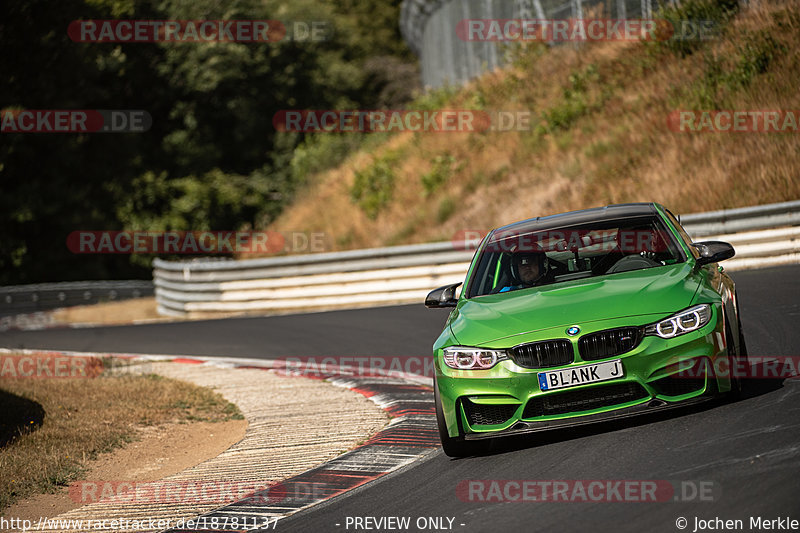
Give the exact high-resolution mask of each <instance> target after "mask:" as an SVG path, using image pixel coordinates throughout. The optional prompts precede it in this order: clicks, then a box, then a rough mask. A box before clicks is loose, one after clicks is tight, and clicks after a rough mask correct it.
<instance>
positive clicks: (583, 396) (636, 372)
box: [436, 309, 730, 440]
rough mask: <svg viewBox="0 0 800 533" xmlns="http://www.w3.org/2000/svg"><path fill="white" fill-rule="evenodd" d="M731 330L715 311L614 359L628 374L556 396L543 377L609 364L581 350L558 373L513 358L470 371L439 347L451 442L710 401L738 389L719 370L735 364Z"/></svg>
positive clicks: (646, 340) (438, 364)
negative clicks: (695, 325) (730, 355)
mask: <svg viewBox="0 0 800 533" xmlns="http://www.w3.org/2000/svg"><path fill="white" fill-rule="evenodd" d="M723 331H724V325H723V323H722V318H721V314H720V313H718V312H717V309H715V310H714V314H713V316H712V318H711V320H710V321H709V324H707V325H706V326H704V327H703V328H701V329H700V330H698V331H695V332H692V333H688V334H685V335H681V336H679V337H675V338H672V339H661V338H659V337H645V338H644V339H643V340H642V341H641V342H640V343H639V345H638V346H637V347H635V348H634V349H633V350H631V351H630V352H627V353H624V354H621V355H619V356H616V357H610V358H608V359H606V360H615V359H619V360H620V361H622V365H623V368H624V376H623V377H621V378H618V379H614V380H609V381H600V382H596V383H589V384H585V385H578V386H574V387H568V388H564V389H556V390H553V391H542V390H541V389H540V387H539V382H538V373H539V372H544V371H550V370H555V369H569V368H571V367H579V366H583V365H587V364H594V363H600V362H602V361H603V360H600V361H581V360H580V359H579V357H578V356H577V350H576V360H575V362H573V363H571V364H570V365H565V366H561V367H556V368H546V369H528V368H522V367H520V366H517V365H516V364H515V363H514V362H513V361H510V360H507V361H501V362H500V363H498V364H497V365H496V366H495V367H493V368H491V369H489V370H476V371H473V370H469V371H464V370H454V369H452V368H450V367H447V366H446V365H444V363H443V359H442V355H441V350H438V351H437V354H436V355H437V357H436V371H437V379H436V382H437V383H436V386H437V387H438V388H439V393H440V398H441V402H442V413H443V415H444V419H445V424H446V426H447V431H448V433H449V435H450V436H451V437H456V436H459V435H460V436H464V437H465V438H466V439H468V440H475V439H485V438H493V437H501V436H510V435H516V434H522V433H531V432H537V431H544V430H549V429H555V428H559V427H566V426H576V425H583V424H591V423H595V422H599V421H605V420H613V419H619V418H625V417H630V416H637V415H640V414H645V413H651V412H656V411H662V410H665V409H670V408H673V407H681V406H685V405H691V404H695V403H699V402H702V401H705V400H707V399H709V398H711V397H713V396H715V395H717V394H718V393H720V392H725V391H727V390H729V389H730V382H729V380H728V379H727V378H716V377H715V376H714V373H713V370H711V369H713V368H714V367H715V365H717V364H718V359H719V358H725V359H726V360H727V349H726V348H725V340H724V335H723V333H722V332H723ZM545 335H547V332H545ZM545 338H546V337H545ZM575 342H577V339H575ZM493 347H495V346H493Z"/></svg>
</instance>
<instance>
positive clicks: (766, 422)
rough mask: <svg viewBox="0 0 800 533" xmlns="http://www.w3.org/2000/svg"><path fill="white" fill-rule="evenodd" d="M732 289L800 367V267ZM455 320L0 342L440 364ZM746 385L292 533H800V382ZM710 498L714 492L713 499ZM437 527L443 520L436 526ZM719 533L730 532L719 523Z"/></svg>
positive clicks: (522, 445) (13, 336)
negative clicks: (569, 489) (512, 494)
mask: <svg viewBox="0 0 800 533" xmlns="http://www.w3.org/2000/svg"><path fill="white" fill-rule="evenodd" d="M732 277H733V278H734V280H735V281H736V283H737V290H738V293H739V300H740V304H741V308H742V320H743V325H744V330H745V335H746V338H747V344H748V348H749V352H750V355H751V356H772V355H796V356H800V348H798V347H800V327H799V326H800V266H790V267H780V268H771V269H765V270H758V271H748V272H736V273H733V274H732ZM444 316H445V315H444V312H440V311H433V310H426V309H425V308H424V307H423V306H422V305H421V304H420V305H418V306H401V307H387V308H381V309H370V310H354V311H340V312H330V313H318V314H306V315H294V316H283V317H271V318H244V319H226V320H215V321H203V322H184V323H171V324H154V325H141V326H125V327H107V328H92V329H49V330H42V331H27V332H22V331H8V332H5V333H2V334H0V346H3V347H6V348H44V349H60V350H78V351H108V352H130V353H160V354H196V355H228V356H238V357H254V358H273V357H278V356H295V355H309V356H311V355H378V356H388V355H426V354H428V353H429V349H430V345H431V343H432V342H433V340H434V338H435V337H436V336H437V335H438V333H439V331H440V329H441V325H442V323H443V320H444ZM745 386H746V389H745V397H744V399H742V400H740V401H738V402H736V403H724V402H717V403H710V404H705V405H703V406H701V407H694V408H685V409H681V410H677V411H672V412H670V413H668V414H660V415H658V416H649V417H646V418H638V419H635V420H630V421H627V422H617V423H614V424H604V425H602V426H592V427H588V428H582V429H570V430H560V431H558V432H551V433H548V434H537V435H534V436H531V437H525V438H515V439H506V440H504V441H498V442H496V443H495V445H494V446H493V448H492V450H491V451H490V453H489V454H487V455H485V456H482V457H471V458H465V459H459V460H453V459H450V458H448V457H447V456H445V455H444V454H442V453H441V452H437V453H435V454H433V455H431V456H429V457H428V458H427V459H425V460H423V461H421V462H418V463H416V464H414V465H413V466H411V467H409V468H406V469H405V470H402V471H400V472H397V473H395V474H392V475H389V476H387V477H385V478H382V479H380V480H378V481H377V482H374V483H372V484H370V485H367V486H365V487H363V488H360V489H357V490H355V491H352V492H350V493H347V494H345V495H343V496H340V497H338V498H335V499H333V500H331V501H329V502H327V503H325V504H322V505H319V506H317V507H314V508H312V509H310V510H308V511H305V512H302V513H300V514H298V515H295V516H293V517H291V518H288V519H286V520H282V521H281V522H280V523H279V525H278V529H280V530H281V531H367V530H373V531H374V530H397V529H391V528H387V527H385V526H386V525H390V526H391V525H393V524H395V523H394V522H389V523H386V522H384V523H383V525H384V527H383V528H382V529H376V528H375V525H376V523H375V522H363V521H362V522H359V523H360V524H361V525H362V527H355V524H356V522H355V519H356V518H357V517H362V518H363V517H375V518H376V519H380V518H381V517H408V518H410V527H409V528H408V529H406V530H407V531H423V530H424V531H432V530H448V528H451V529H452V530H455V531H503V530H506V531H548V532H550V531H553V532H563V531H580V532H593V531H648V532H650V531H665V532H666V531H670V532H675V531H681V529H680V528H678V527H677V526H676V521H677V520H678V519H679V518H685V519H687V521H688V522H687V526H686V527H685V529H684V530H685V531H693V530H694V528H695V519H696V518H699V519H703V520H708V519H711V520H713V519H715V518H719V519H721V520H733V519H741V520H742V523H743V528H742V529H738V530H743V531H749V530H750V517H755V518H761V519H762V520H774V519H778V518H783V519H785V518H786V517H787V516H788V517H790V519H794V520H798V521H800V494H798V491H799V490H800V380H798V379H793V380H786V381H782V380H774V379H773V380H748V382H747V383H746V385H745ZM469 480H486V481H487V483H486V484H484V486H486V487H488V486H489V484H488V481H490V480H519V481H532V480H587V483H588V480H667V481H669V482H671V484H672V486H673V487H676V488H677V489H678V490H677V493H676V496H677V497H678V499H685V500H689V501H671V500H672V499H671V500H670V501H663V502H662V501H659V502H657V503H641V502H637V503H632V502H614V503H608V502H602V501H600V502H581V503H576V502H547V503H542V502H536V501H526V502H508V501H506V502H499V503H498V502H497V501H480V494H481V493H480V492H478V493H476V494H477V496H474V497H473V498H472V499H470V498H469V493H467V492H466V491H465V492H459V493H458V494H457V487H462V488H463V487H464V486H465V484H466V483H468V482H469ZM701 490H707V491H708V492H704V493H703V494H702V495H701V494H700V492H699V491H701ZM483 494H484V495H486V494H488V492H484V493H483ZM709 500H711V501H709ZM437 517H438V518H439V519H440V520H441V521H439V522H437V521H426V520H425V519H426V518H437ZM418 519H420V522H419V523H418V522H417V520H418ZM450 520H452V526H451V525H450V524H451V522H450ZM423 522H425V523H423ZM782 523H783V524H786V523H787V522H786V521H785V520H784V522H782ZM462 524H463V525H462ZM366 525H369V526H370V529H367V527H365V526H366ZM418 525H421V526H423V527H418ZM712 527H716V530H725V529H724V528H723V527H720V526H719V524H718V523H717V524H712ZM798 527H800V526H798ZM774 529H778V527H777V523H776V527H775V528H774ZM728 530H731V529H728ZM698 531H699V530H698Z"/></svg>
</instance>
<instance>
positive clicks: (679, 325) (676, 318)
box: [644, 304, 711, 339]
mask: <svg viewBox="0 0 800 533" xmlns="http://www.w3.org/2000/svg"><path fill="white" fill-rule="evenodd" d="M710 319H711V306H710V305H708V304H702V305H696V306H694V307H690V308H689V309H686V310H685V311H681V312H680V313H677V314H674V315H672V316H671V317H668V318H665V319H664V320H661V321H660V322H656V323H655V324H650V325H648V326H645V328H644V334H645V335H658V336H659V337H661V338H662V339H671V338H672V337H677V336H678V335H683V334H684V333H689V332H690V331H694V330H696V329H700V328H702V327H703V326H705V325H706V324H708V321H709V320H710Z"/></svg>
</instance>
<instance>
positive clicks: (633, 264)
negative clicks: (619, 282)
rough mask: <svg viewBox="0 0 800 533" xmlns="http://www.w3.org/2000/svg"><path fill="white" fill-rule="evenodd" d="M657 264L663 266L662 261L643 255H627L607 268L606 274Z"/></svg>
mask: <svg viewBox="0 0 800 533" xmlns="http://www.w3.org/2000/svg"><path fill="white" fill-rule="evenodd" d="M655 266H661V263H659V262H658V261H656V260H654V259H650V258H649V257H644V256H641V255H626V256H625V257H623V258H622V259H620V260H619V261H617V262H616V263H614V264H613V265H612V266H611V268H609V269H608V270H606V274H615V273H617V272H627V271H629V270H639V269H642V268H650V267H655Z"/></svg>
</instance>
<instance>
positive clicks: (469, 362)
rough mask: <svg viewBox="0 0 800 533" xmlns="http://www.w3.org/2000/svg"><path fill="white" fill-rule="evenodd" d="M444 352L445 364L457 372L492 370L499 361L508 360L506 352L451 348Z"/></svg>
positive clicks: (462, 347)
mask: <svg viewBox="0 0 800 533" xmlns="http://www.w3.org/2000/svg"><path fill="white" fill-rule="evenodd" d="M443 352H444V363H445V364H446V365H447V366H449V367H450V368H455V369H457V370H485V369H487V368H492V367H493V366H494V365H496V364H497V362H498V361H502V360H503V359H508V355H506V352H505V350H489V349H486V348H469V347H465V346H451V347H449V348H445V349H444V350H443Z"/></svg>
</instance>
